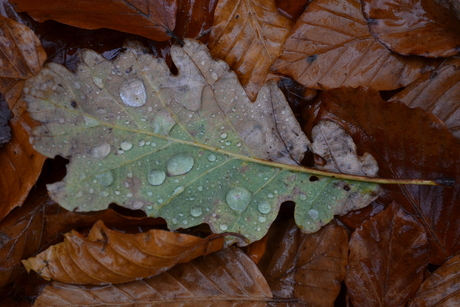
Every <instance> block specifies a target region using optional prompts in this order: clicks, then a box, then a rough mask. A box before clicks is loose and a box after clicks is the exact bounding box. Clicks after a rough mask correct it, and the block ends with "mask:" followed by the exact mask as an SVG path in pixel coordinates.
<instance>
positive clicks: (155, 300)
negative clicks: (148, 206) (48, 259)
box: [34, 247, 272, 307]
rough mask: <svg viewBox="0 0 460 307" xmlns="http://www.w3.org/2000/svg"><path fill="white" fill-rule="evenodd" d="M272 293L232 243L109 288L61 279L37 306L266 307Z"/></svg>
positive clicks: (258, 272) (255, 267) (44, 293)
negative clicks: (220, 249)
mask: <svg viewBox="0 0 460 307" xmlns="http://www.w3.org/2000/svg"><path fill="white" fill-rule="evenodd" d="M271 297H272V295H271V291H270V287H269V286H268V284H267V282H266V281H265V279H264V277H263V275H262V274H261V273H260V271H259V270H258V268H257V266H256V265H255V264H254V263H253V262H252V261H251V259H249V258H248V257H247V256H246V255H245V254H244V253H243V252H242V251H240V250H238V249H237V248H235V247H230V248H226V249H224V250H222V251H220V252H216V253H213V254H210V255H207V256H206V257H200V258H197V259H195V260H192V261H191V262H189V263H184V264H179V265H176V266H175V267H173V268H172V269H170V270H168V271H167V272H164V273H162V274H160V275H157V276H155V277H151V278H148V279H143V280H139V281H133V282H129V283H124V284H118V285H107V286H103V287H101V286H90V285H69V284H62V283H58V282H55V283H53V284H52V285H50V286H47V287H45V288H44V289H43V292H42V294H41V295H40V296H39V297H38V298H37V300H36V301H35V304H34V307H40V306H46V307H49V306H56V307H57V306H76V305H78V306H94V305H95V304H97V305H98V306H101V307H102V306H120V305H128V306H129V305H132V306H134V305H148V306H168V307H176V306H177V307H195V306H197V305H202V304H205V305H206V306H213V305H214V306H235V307H243V306H252V307H263V306H266V305H267V302H268V301H269V300H270V299H271Z"/></svg>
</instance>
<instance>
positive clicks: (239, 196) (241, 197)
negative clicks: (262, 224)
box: [226, 187, 252, 212]
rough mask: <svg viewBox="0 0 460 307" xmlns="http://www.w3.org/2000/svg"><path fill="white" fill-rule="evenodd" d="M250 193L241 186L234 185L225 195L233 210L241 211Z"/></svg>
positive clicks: (245, 205)
mask: <svg viewBox="0 0 460 307" xmlns="http://www.w3.org/2000/svg"><path fill="white" fill-rule="evenodd" d="M251 197H252V193H251V192H249V191H248V190H247V189H246V188H243V187H234V188H231V189H230V191H228V193H227V196H226V201H227V204H228V205H229V207H230V208H232V209H233V210H235V211H240V212H243V211H244V210H246V208H247V207H248V205H249V202H250V201H251Z"/></svg>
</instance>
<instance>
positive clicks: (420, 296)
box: [408, 255, 460, 307]
mask: <svg viewBox="0 0 460 307" xmlns="http://www.w3.org/2000/svg"><path fill="white" fill-rule="evenodd" d="M459 272H460V255H456V256H454V257H452V258H450V259H449V260H447V261H446V262H445V263H444V264H443V265H442V266H441V267H440V268H438V269H437V270H436V271H434V272H433V273H432V274H431V275H430V276H429V277H428V278H427V279H426V280H425V281H424V282H423V284H422V285H421V286H420V288H419V289H418V291H417V293H416V294H415V296H414V298H413V299H412V300H411V301H410V303H409V305H408V306H409V307H422V306H423V307H429V306H455V305H456V304H458V302H459V301H460V274H459Z"/></svg>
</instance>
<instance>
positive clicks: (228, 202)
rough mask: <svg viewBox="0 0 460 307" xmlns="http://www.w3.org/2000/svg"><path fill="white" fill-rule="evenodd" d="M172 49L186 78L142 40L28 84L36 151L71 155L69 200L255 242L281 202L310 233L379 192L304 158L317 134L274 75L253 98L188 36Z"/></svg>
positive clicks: (62, 193) (68, 204) (55, 192)
mask: <svg viewBox="0 0 460 307" xmlns="http://www.w3.org/2000/svg"><path fill="white" fill-rule="evenodd" d="M171 54H172V58H173V60H174V61H175V64H176V66H177V68H178V70H179V73H178V75H177V76H173V75H172V74H171V73H170V71H169V69H168V68H167V67H166V65H165V64H164V62H163V61H162V60H161V59H156V58H153V57H152V56H151V55H148V54H144V53H142V52H141V51H139V49H136V48H135V47H133V48H128V50H127V51H126V52H125V53H123V54H121V55H120V56H119V57H118V58H117V59H116V60H115V62H113V63H112V62H109V61H107V60H105V59H104V58H102V57H101V56H100V55H99V54H97V53H95V52H91V51H86V52H85V53H84V54H83V56H82V63H81V64H80V66H79V68H78V69H77V74H76V75H75V74H72V73H70V72H69V71H67V70H66V69H65V68H63V67H62V66H59V65H55V64H49V65H48V66H47V67H46V68H45V69H43V70H42V72H41V73H40V74H39V76H38V77H37V78H35V79H34V80H32V81H30V82H29V83H28V85H27V87H26V89H25V90H24V91H25V99H26V100H27V101H28V102H29V112H30V114H31V115H32V116H33V117H34V118H35V119H37V120H39V121H41V122H42V123H43V125H42V126H40V127H38V128H37V129H35V132H34V146H35V148H37V149H38V150H39V151H40V152H42V153H43V154H45V155H47V156H48V157H54V156H55V155H61V156H64V157H68V158H70V160H71V161H70V163H69V165H68V171H67V176H66V178H65V179H64V180H63V181H61V182H57V183H54V184H52V185H49V186H48V189H49V191H50V193H51V195H52V198H53V199H54V200H55V201H56V202H58V203H59V204H60V205H61V206H63V207H65V208H67V209H68V210H79V211H92V210H101V209H104V208H107V206H108V205H109V204H110V203H111V202H115V203H117V204H119V205H122V206H125V207H128V208H130V209H142V210H144V211H145V212H146V213H147V214H148V215H149V216H160V217H162V218H164V219H166V220H167V222H168V227H169V228H170V229H177V228H187V227H191V226H194V225H198V224H201V223H208V224H209V225H210V226H211V229H212V231H213V232H215V233H222V232H237V233H241V234H242V235H243V236H245V237H246V238H247V239H248V240H249V241H254V240H258V239H260V238H262V237H263V236H264V235H265V233H266V230H267V229H268V227H269V225H270V224H271V222H272V221H273V220H274V219H275V217H276V215H277V212H278V209H279V206H280V204H281V203H282V202H283V201H286V200H293V201H295V202H296V203H297V204H298V207H297V210H296V221H297V223H298V225H300V227H301V228H302V229H303V230H304V231H310V232H312V231H316V230H318V229H319V228H320V227H321V226H322V225H324V224H326V223H327V222H329V221H330V220H331V219H332V218H333V215H334V214H343V213H344V212H346V211H349V210H353V209H357V208H359V207H363V206H366V205H367V204H368V203H369V202H370V201H371V200H372V199H374V198H375V197H376V194H377V192H378V186H377V185H376V184H374V183H367V182H358V181H343V180H339V179H336V178H332V177H323V176H322V174H324V175H329V173H324V172H321V171H315V170H312V169H306V168H303V167H300V166H298V165H299V161H301V159H302V156H303V154H304V152H305V151H306V149H307V148H308V144H309V141H308V139H307V138H306V136H305V134H303V133H302V131H301V129H300V127H299V125H298V123H297V121H296V120H295V117H294V115H293V114H292V111H291V110H290V108H289V106H288V104H287V103H286V101H285V99H284V96H283V95H282V93H281V91H280V90H279V89H278V88H277V86H276V85H275V84H274V83H273V82H268V83H267V84H266V85H265V86H264V87H263V88H262V90H261V92H260V93H259V96H258V98H257V100H256V102H255V103H250V101H249V99H248V98H247V96H246V94H245V92H244V90H243V89H242V87H241V85H240V84H239V83H238V79H237V77H236V75H235V74H234V73H233V72H232V71H230V70H229V69H228V65H227V64H225V63H224V62H222V61H215V60H213V59H212V58H211V56H210V54H209V52H208V50H207V49H206V47H205V46H204V45H202V44H200V43H198V42H197V41H193V40H186V41H185V45H184V47H179V46H177V45H176V46H173V48H172V53H171ZM313 173H315V174H317V175H318V176H316V175H315V176H312V174H313ZM330 175H331V176H335V177H340V176H341V175H339V174H330ZM348 178H355V177H348Z"/></svg>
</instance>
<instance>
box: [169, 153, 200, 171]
mask: <svg viewBox="0 0 460 307" xmlns="http://www.w3.org/2000/svg"><path fill="white" fill-rule="evenodd" d="M193 164H195V160H194V159H193V157H192V156H191V155H189V154H185V153H180V154H177V155H175V156H174V157H172V158H171V159H169V160H168V163H167V164H166V169H167V171H168V174H169V175H171V176H179V175H183V174H186V173H188V172H189V171H190V170H191V169H192V167H193Z"/></svg>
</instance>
